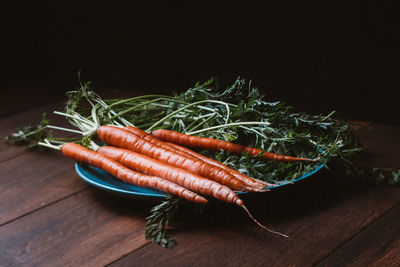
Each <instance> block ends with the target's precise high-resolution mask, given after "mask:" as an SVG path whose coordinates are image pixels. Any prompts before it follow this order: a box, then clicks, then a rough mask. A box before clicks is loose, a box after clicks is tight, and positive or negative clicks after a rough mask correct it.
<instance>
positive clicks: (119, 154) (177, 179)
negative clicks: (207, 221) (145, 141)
mask: <svg viewBox="0 0 400 267" xmlns="http://www.w3.org/2000/svg"><path fill="white" fill-rule="evenodd" d="M97 151H98V153H101V154H103V155H106V156H107V157H109V158H111V159H114V160H116V161H118V162H120V163H122V164H124V165H125V166H129V167H131V168H133V169H135V170H137V171H141V172H144V173H148V174H153V175H157V176H161V177H165V178H166V179H168V180H170V181H172V182H174V183H177V184H179V185H182V186H184V187H186V188H188V189H190V190H192V191H195V192H197V193H200V194H203V195H208V196H213V197H215V198H216V199H218V200H221V201H224V202H228V203H232V204H236V205H238V206H239V207H242V208H243V209H244V210H245V211H246V213H247V214H248V215H249V217H250V218H251V219H252V220H253V221H254V222H255V223H256V224H258V225H259V226H260V227H262V228H263V229H265V230H267V231H269V232H272V233H275V234H279V235H282V236H284V237H288V236H287V235H284V234H282V233H279V232H276V231H273V230H271V229H269V228H267V227H265V226H264V225H262V224H261V223H260V222H258V221H257V220H256V219H255V218H254V217H253V216H252V215H251V213H250V211H249V210H248V209H247V207H246V206H245V205H244V202H243V200H242V199H240V198H239V197H238V196H237V195H236V194H235V193H234V192H233V191H232V190H231V189H230V188H229V187H227V186H224V185H221V184H219V183H217V182H215V181H212V180H209V179H206V178H204V177H201V176H198V175H195V174H193V173H190V172H188V171H185V170H183V169H180V168H177V167H174V166H171V165H168V164H166V163H164V162H161V161H158V160H155V159H153V158H150V157H147V156H145V155H142V154H139V153H136V152H133V151H131V150H128V149H122V148H116V147H111V146H102V147H100V148H99V149H98V150H97Z"/></svg>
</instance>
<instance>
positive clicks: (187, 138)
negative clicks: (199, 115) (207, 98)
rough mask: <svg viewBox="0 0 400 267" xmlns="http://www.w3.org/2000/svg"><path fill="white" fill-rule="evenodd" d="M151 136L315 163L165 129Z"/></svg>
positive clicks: (283, 159)
mask: <svg viewBox="0 0 400 267" xmlns="http://www.w3.org/2000/svg"><path fill="white" fill-rule="evenodd" d="M151 134H152V135H153V136H155V137H157V138H158V139H160V140H162V141H166V142H171V143H175V144H179V145H182V146H187V147H193V148H201V149H208V150H225V151H228V152H232V153H236V154H240V153H243V152H247V153H248V154H249V155H250V156H256V155H258V154H260V153H262V158H264V159H270V160H278V161H315V160H313V159H307V158H297V157H291V156H285V155H279V154H274V153H270V152H263V151H262V150H261V149H258V148H253V147H247V146H243V145H239V144H233V143H229V142H226V141H222V140H218V139H213V138H206V137H199V136H191V135H186V134H183V133H178V132H175V131H171V130H165V129H159V130H155V131H153V132H152V133H151Z"/></svg>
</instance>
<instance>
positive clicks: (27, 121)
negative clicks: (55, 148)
mask: <svg viewBox="0 0 400 267" xmlns="http://www.w3.org/2000/svg"><path fill="white" fill-rule="evenodd" d="M54 110H61V111H62V110H63V107H62V103H61V102H59V103H51V104H48V105H45V106H40V107H36V108H34V109H30V110H29V111H28V112H20V113H16V114H14V115H11V116H8V117H5V118H1V119H0V139H1V142H0V162H2V161H4V160H7V159H10V158H12V157H15V156H18V155H21V154H23V153H25V152H26V149H25V148H23V147H17V146H14V145H11V144H8V143H4V142H3V140H4V138H5V137H6V136H7V135H10V134H12V133H13V132H15V129H16V128H18V127H23V126H26V125H37V124H39V123H40V120H41V118H42V113H43V112H46V113H47V114H48V118H49V119H50V121H51V123H52V124H55V125H61V126H63V127H70V126H69V124H68V122H67V121H66V120H64V119H63V118H61V117H60V116H56V115H54V114H52V113H53V111H54ZM54 135H57V136H64V135H65V133H64V132H57V131H54Z"/></svg>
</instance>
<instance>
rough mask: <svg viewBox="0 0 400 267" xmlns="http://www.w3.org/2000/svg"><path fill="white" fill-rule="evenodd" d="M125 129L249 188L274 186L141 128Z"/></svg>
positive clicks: (127, 127) (129, 127) (131, 127)
mask: <svg viewBox="0 0 400 267" xmlns="http://www.w3.org/2000/svg"><path fill="white" fill-rule="evenodd" d="M124 129H125V130H128V131H130V132H132V133H134V134H136V135H138V136H140V137H142V138H144V139H145V140H147V141H150V142H152V143H154V144H156V145H159V146H161V147H164V148H167V149H170V150H172V151H174V152H176V153H178V154H181V155H183V156H186V157H189V158H192V159H193V158H194V159H198V160H202V161H204V162H206V163H209V164H211V165H214V166H217V167H219V168H221V169H223V170H225V171H227V172H229V173H231V174H232V175H233V176H234V177H235V178H237V179H239V180H240V181H242V182H243V183H244V184H245V185H247V187H253V188H255V189H263V188H265V187H266V186H268V185H269V186H272V184H268V183H266V182H264V181H261V180H258V179H254V178H251V177H249V176H247V175H244V174H242V173H240V172H238V171H236V170H233V169H231V168H229V167H228V166H226V165H224V164H222V163H220V162H218V161H216V160H213V159H211V158H208V157H206V156H203V155H201V154H198V153H196V152H194V151H193V150H190V149H188V148H186V147H182V146H179V145H177V144H174V143H168V142H163V141H161V140H159V139H158V138H156V137H154V136H152V135H151V134H149V133H146V132H145V131H142V130H140V129H139V128H136V127H133V126H125V127H124Z"/></svg>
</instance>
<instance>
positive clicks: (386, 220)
mask: <svg viewBox="0 0 400 267" xmlns="http://www.w3.org/2000/svg"><path fill="white" fill-rule="evenodd" d="M399 220H400V205H397V206H396V207H395V208H393V209H392V210H390V211H389V212H388V213H387V214H385V215H384V216H382V218H379V220H377V221H376V222H374V223H373V224H371V225H370V226H368V227H367V228H366V229H365V230H364V231H362V232H361V233H360V234H359V235H357V236H355V237H354V238H353V239H351V240H350V241H349V242H347V243H346V244H345V245H344V246H342V247H341V248H340V249H338V250H337V251H335V252H334V253H333V254H332V255H330V256H329V257H327V258H326V259H325V260H324V261H322V262H321V263H320V264H318V266H344V265H346V266H400V223H399Z"/></svg>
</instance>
